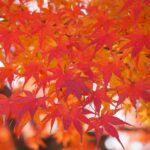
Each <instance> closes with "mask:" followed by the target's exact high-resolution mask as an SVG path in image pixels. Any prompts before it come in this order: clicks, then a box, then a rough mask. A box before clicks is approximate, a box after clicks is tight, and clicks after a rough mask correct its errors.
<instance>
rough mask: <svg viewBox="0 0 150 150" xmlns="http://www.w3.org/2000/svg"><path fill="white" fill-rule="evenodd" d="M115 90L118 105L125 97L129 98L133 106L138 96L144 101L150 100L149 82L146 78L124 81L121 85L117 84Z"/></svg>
mask: <svg viewBox="0 0 150 150" xmlns="http://www.w3.org/2000/svg"><path fill="white" fill-rule="evenodd" d="M117 90H118V95H119V100H118V105H119V104H121V103H122V102H123V101H124V100H125V99H126V98H130V100H131V102H132V104H133V106H134V107H135V108H136V103H137V100H139V98H142V99H143V100H144V101H145V102H149V101H150V92H149V90H150V84H149V83H148V82H147V81H146V80H139V81H136V82H131V83H125V84H123V85H122V86H119V87H118V88H117Z"/></svg>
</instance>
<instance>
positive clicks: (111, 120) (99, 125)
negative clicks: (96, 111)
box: [87, 113, 129, 149]
mask: <svg viewBox="0 0 150 150" xmlns="http://www.w3.org/2000/svg"><path fill="white" fill-rule="evenodd" d="M113 115H114V114H110V113H106V114H102V115H101V116H100V117H92V118H90V124H89V127H88V129H87V131H90V130H91V129H94V130H95V134H96V139H97V143H98V142H99V140H100V138H101V136H102V134H103V131H104V130H105V131H106V132H107V133H108V134H110V135H111V136H113V137H115V138H116V139H117V140H118V142H119V143H120V144H121V146H122V147H123V149H124V146H123V144H122V142H121V141H120V138H119V135H118V132H117V130H116V128H115V127H114V125H124V124H125V125H129V124H128V123H126V122H124V121H122V120H121V119H119V118H117V117H115V116H113Z"/></svg>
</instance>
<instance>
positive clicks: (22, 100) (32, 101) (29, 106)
mask: <svg viewBox="0 0 150 150" xmlns="http://www.w3.org/2000/svg"><path fill="white" fill-rule="evenodd" d="M24 93H25V96H19V99H18V101H17V102H18V103H19V104H20V105H21V108H20V112H19V116H18V118H17V120H20V119H19V118H20V117H21V116H22V115H23V114H24V113H25V112H27V111H28V112H29V113H30V115H31V118H33V117H34V114H35V112H36V110H37V108H38V107H42V108H46V105H45V100H46V96H42V97H37V93H36V92H30V91H24Z"/></svg>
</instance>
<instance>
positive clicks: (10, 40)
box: [0, 28, 23, 55]
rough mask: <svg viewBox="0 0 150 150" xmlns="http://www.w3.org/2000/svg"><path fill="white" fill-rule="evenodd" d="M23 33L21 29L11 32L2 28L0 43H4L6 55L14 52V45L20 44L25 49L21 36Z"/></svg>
mask: <svg viewBox="0 0 150 150" xmlns="http://www.w3.org/2000/svg"><path fill="white" fill-rule="evenodd" d="M21 35H22V32H21V31H20V30H19V29H16V30H13V31H10V30H7V29H2V28H0V42H2V44H3V47H4V50H5V53H6V55H7V54H8V53H10V52H13V50H12V49H11V46H12V44H18V45H19V46H20V47H22V48H23V45H22V43H21V41H20V36H21Z"/></svg>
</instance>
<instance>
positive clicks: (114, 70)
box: [98, 59, 123, 86]
mask: <svg viewBox="0 0 150 150" xmlns="http://www.w3.org/2000/svg"><path fill="white" fill-rule="evenodd" d="M122 66H123V64H122V63H121V61H120V60H119V59H118V60H117V59H116V60H115V61H113V62H102V63H101V64H100V65H99V66H98V68H99V70H100V71H101V72H102V74H103V78H104V83H105V85H106V86H107V84H108V82H109V80H110V78H111V76H112V74H115V75H116V76H118V77H120V78H122V76H121V68H122Z"/></svg>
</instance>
